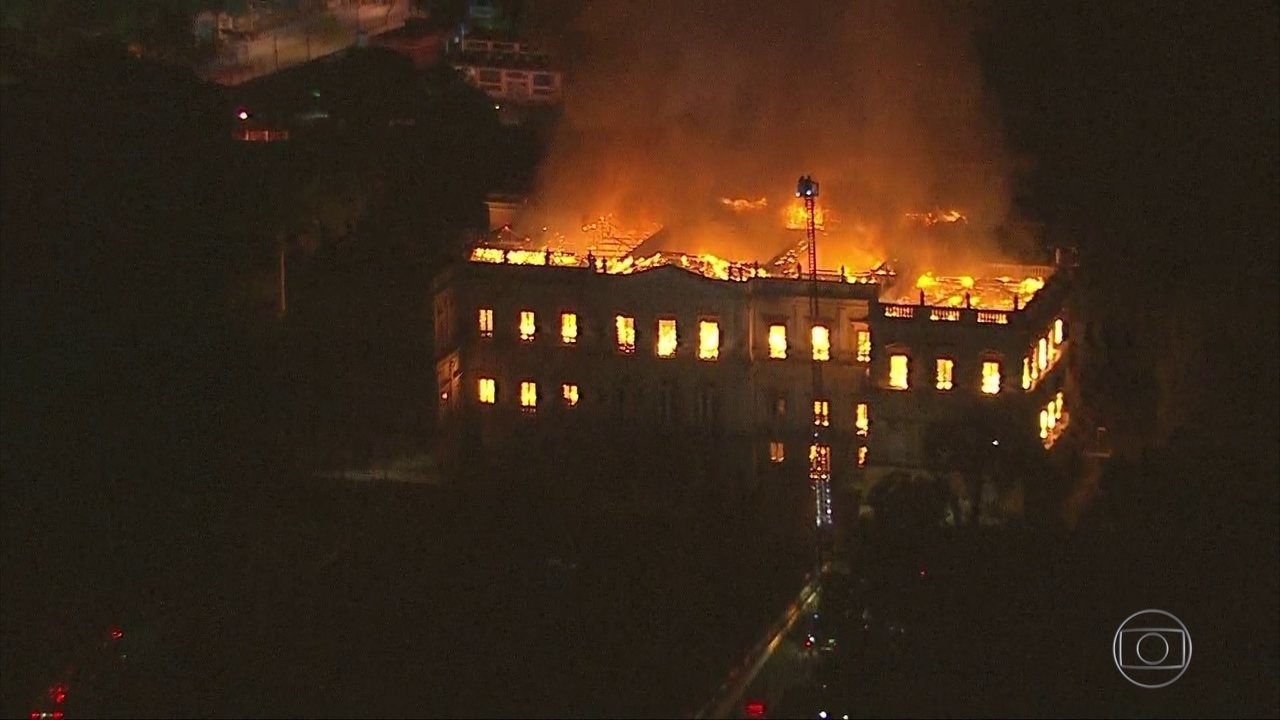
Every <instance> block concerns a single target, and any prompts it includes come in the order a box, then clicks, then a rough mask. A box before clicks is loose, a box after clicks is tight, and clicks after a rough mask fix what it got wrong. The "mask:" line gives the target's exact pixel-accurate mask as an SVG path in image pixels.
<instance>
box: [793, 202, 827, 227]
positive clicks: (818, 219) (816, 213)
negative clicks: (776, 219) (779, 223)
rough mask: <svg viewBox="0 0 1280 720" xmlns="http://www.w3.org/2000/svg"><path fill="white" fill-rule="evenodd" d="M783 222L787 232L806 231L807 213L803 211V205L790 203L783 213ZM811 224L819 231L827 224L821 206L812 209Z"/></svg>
mask: <svg viewBox="0 0 1280 720" xmlns="http://www.w3.org/2000/svg"><path fill="white" fill-rule="evenodd" d="M783 220H784V221H785V224H786V227H787V229H788V230H807V229H808V228H809V213H808V212H807V211H806V210H805V209H804V203H792V204H791V205H790V206H788V207H787V209H786V211H784V212H783ZM813 221H814V222H813V224H814V227H816V228H817V229H819V230H821V229H823V227H825V226H826V224H827V211H826V210H824V209H823V207H822V206H821V205H816V206H815V207H814V208H813Z"/></svg>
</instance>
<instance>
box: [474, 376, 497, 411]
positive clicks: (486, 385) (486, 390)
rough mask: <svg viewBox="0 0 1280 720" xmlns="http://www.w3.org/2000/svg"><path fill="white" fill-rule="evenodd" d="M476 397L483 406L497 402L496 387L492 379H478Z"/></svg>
mask: <svg viewBox="0 0 1280 720" xmlns="http://www.w3.org/2000/svg"><path fill="white" fill-rule="evenodd" d="M476 397H477V398H478V399H479V400H480V403H481V404H483V405H492V404H494V403H495V402H497V400H498V386H497V383H496V382H495V381H494V379H493V378H480V380H479V381H478V382H477V383H476Z"/></svg>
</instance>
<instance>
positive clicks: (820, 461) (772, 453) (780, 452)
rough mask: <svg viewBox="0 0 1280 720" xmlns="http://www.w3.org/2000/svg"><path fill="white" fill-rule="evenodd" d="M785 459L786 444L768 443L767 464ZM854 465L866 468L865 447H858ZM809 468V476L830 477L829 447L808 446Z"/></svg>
mask: <svg viewBox="0 0 1280 720" xmlns="http://www.w3.org/2000/svg"><path fill="white" fill-rule="evenodd" d="M786 459H787V444H786V443H784V442H782V441H781V440H770V441H769V462H772V463H774V464H781V463H783V462H786ZM854 463H855V465H856V466H857V467H859V468H864V467H866V466H867V446H866V445H859V446H858V451H857V454H856V455H855V456H854ZM809 467H810V470H811V474H817V475H825V476H826V477H827V478H828V479H829V478H830V476H831V446H830V445H813V444H811V445H809Z"/></svg>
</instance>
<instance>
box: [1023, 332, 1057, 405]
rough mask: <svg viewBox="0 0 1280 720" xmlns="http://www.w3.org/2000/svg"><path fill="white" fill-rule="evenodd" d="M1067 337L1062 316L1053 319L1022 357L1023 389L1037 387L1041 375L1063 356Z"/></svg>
mask: <svg viewBox="0 0 1280 720" xmlns="http://www.w3.org/2000/svg"><path fill="white" fill-rule="evenodd" d="M1066 339H1067V332H1066V325H1065V324H1064V323H1063V322H1062V318H1058V319H1056V320H1054V321H1053V326H1052V327H1050V328H1049V329H1048V330H1047V331H1046V332H1045V334H1044V336H1043V337H1041V338H1038V339H1037V340H1036V344H1035V345H1033V346H1032V347H1031V351H1030V352H1029V353H1028V354H1027V356H1026V357H1025V358H1023V359H1022V389H1023V390H1030V389H1031V388H1033V387H1035V384H1036V382H1038V381H1039V380H1040V376H1042V375H1044V374H1045V373H1046V372H1048V371H1049V369H1050V368H1052V367H1053V366H1054V365H1055V364H1056V363H1057V362H1058V358H1060V357H1062V344H1063V343H1064V342H1065V341H1066Z"/></svg>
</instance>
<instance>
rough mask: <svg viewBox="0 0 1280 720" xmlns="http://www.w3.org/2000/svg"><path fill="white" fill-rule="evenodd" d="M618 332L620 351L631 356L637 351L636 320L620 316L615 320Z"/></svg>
mask: <svg viewBox="0 0 1280 720" xmlns="http://www.w3.org/2000/svg"><path fill="white" fill-rule="evenodd" d="M613 324H614V327H615V328H616V330H617V340H618V351H619V352H623V353H626V354H628V355H630V354H631V353H633V352H635V351H636V319H635V318H633V317H628V316H626V315H618V316H617V317H615V318H614V319H613Z"/></svg>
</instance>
